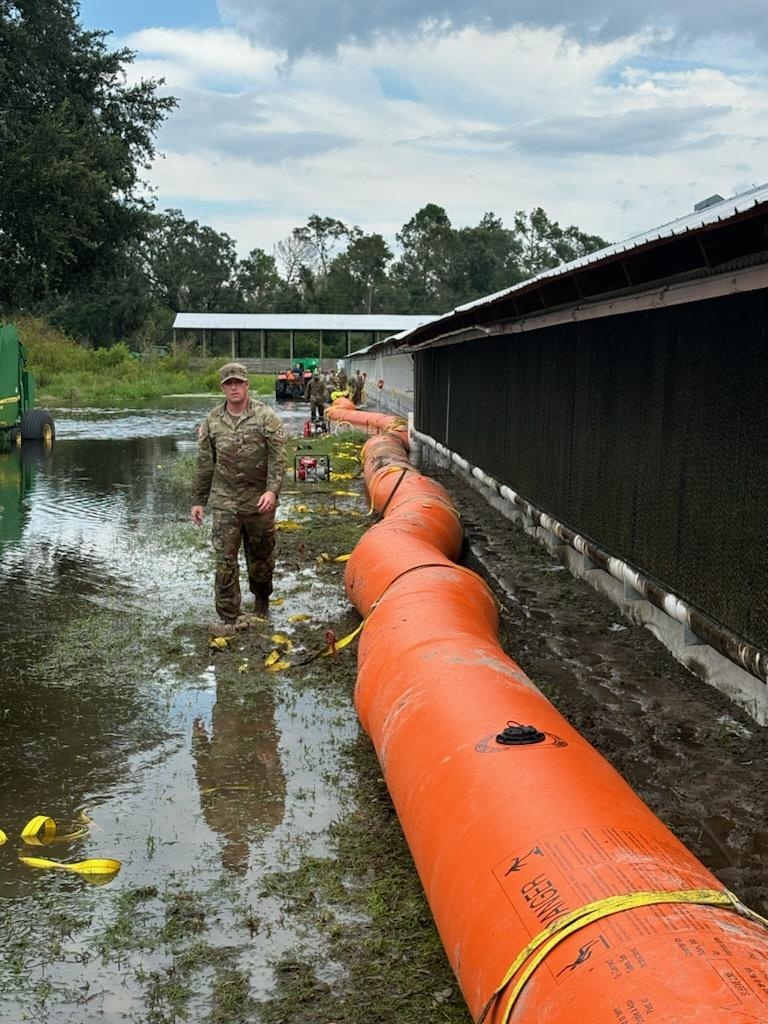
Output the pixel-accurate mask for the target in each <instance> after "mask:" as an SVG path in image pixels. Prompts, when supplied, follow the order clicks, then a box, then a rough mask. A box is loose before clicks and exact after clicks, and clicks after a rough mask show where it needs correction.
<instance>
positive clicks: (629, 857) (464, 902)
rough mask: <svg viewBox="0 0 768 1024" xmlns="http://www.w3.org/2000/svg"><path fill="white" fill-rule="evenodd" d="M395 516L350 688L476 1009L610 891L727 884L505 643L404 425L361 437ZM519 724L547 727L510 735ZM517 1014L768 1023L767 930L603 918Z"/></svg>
mask: <svg viewBox="0 0 768 1024" xmlns="http://www.w3.org/2000/svg"><path fill="white" fill-rule="evenodd" d="M363 464H364V471H365V478H366V483H367V486H368V489H369V493H370V494H371V498H372V503H373V505H374V507H375V508H376V509H378V510H379V511H381V510H384V512H385V514H384V517H383V519H382V520H381V521H380V522H379V523H378V524H376V525H375V526H373V527H372V528H371V529H370V530H369V531H368V532H367V533H366V534H365V536H364V537H363V538H362V539H361V540H360V542H359V543H358V544H357V546H356V547H355V550H354V551H353V553H352V555H351V557H350V559H349V562H348V563H347V569H346V575H345V584H346V589H347V593H348V595H349V598H350V600H351V601H352V602H353V603H354V604H355V606H356V607H357V609H358V611H359V612H360V614H361V615H363V616H367V620H366V623H365V626H364V629H363V632H362V635H361V640H360V649H359V655H358V679H357V686H356V692H355V703H356V707H357V710H358V714H359V716H360V719H361V721H362V723H363V726H364V728H365V729H366V731H367V732H368V734H369V736H370V737H371V739H372V740H373V743H374V745H375V747H376V751H377V754H378V757H379V760H380V762H381V765H382V769H383V772H384V776H385V778H386V782H387V785H388V787H389V791H390V794H391V796H392V799H393V802H394V805H395V807H396V809H397V813H398V816H399V818H400V821H401V824H402V827H403V831H404V833H405V835H406V838H407V840H408V844H409V846H410V849H411V853H412V855H413V859H414V862H415V864H416V867H417V870H418V872H419V875H420V878H421V882H422V884H423V886H424V890H425V892H426V895H427V899H428V901H429V904H430V907H431V909H432V913H433V915H434V918H435V921H436V924H437V927H438V930H439V932H440V936H441V939H442V941H443V945H444V946H445V950H446V953H447V955H448V958H449V960H450V963H451V966H452V967H453V970H454V972H455V973H456V976H457V978H458V980H459V983H460V985H461V989H462V991H463V994H464V997H465V999H466V1001H467V1005H468V1006H469V1009H470V1012H471V1014H472V1016H473V1019H474V1020H476V1021H477V1020H478V1019H479V1018H480V1016H481V1014H482V1012H483V1009H484V1008H485V1007H487V1010H486V1017H485V1020H486V1022H488V1024H502V1021H504V1020H505V1006H506V1000H505V996H506V995H507V992H505V993H503V994H502V995H501V996H500V997H499V998H497V999H495V1000H493V1001H492V1002H491V1004H490V1006H487V1004H488V1002H489V1000H490V999H491V997H492V995H493V993H494V991H495V990H496V989H497V987H498V986H499V985H500V984H501V982H502V979H503V978H504V976H505V974H506V973H507V971H508V968H509V967H510V965H511V964H512V963H513V961H514V960H515V958H516V957H517V955H518V954H519V953H520V951H521V950H522V949H523V948H524V947H525V946H526V945H527V944H528V943H529V942H530V941H531V939H532V938H534V937H535V936H537V935H539V934H540V933H541V931H542V930H543V929H544V928H545V927H547V926H548V925H550V924H552V923H553V922H556V921H557V920H559V919H561V918H563V917H564V915H566V914H568V913H569V912H571V911H574V910H578V909H579V908H582V907H584V906H586V905H588V904H591V903H593V902H595V901H602V900H604V899H606V898H607V897H611V896H616V895H625V894H632V893H637V892H645V891H649V890H662V891H663V892H665V893H667V892H674V891H679V890H685V891H687V890H694V889H707V890H713V889H714V890H722V889H723V886H722V884H721V883H719V882H718V880H717V879H716V878H715V876H714V875H712V874H711V872H710V871H708V870H707V869H706V868H705V867H704V866H703V865H702V864H701V863H700V862H699V861H698V860H697V859H696V858H695V857H694V856H693V854H692V853H690V851H688V850H687V849H686V848H685V847H684V846H683V845H682V843H680V842H679V840H678V839H676V838H675V836H674V835H673V834H672V833H671V832H670V831H669V830H668V829H667V828H666V826H664V825H663V824H662V823H661V822H660V821H659V820H658V818H656V816H655V815H654V814H653V813H652V812H651V811H650V809H649V808H648V807H647V806H646V805H645V804H644V803H643V802H642V801H641V800H640V799H639V797H638V796H637V795H636V794H635V793H634V792H633V791H632V790H631V789H630V787H629V786H628V785H627V784H626V783H625V782H624V780H623V779H622V778H621V776H620V775H618V773H617V772H615V771H614V769H613V768H611V766H610V765H609V764H608V763H607V762H606V761H605V760H604V759H603V758H602V757H601V756H600V755H599V754H598V753H597V751H596V750H594V748H592V747H591V746H590V744H589V743H587V742H586V740H584V739H583V737H582V736H580V735H579V733H577V732H576V730H574V729H573V728H572V727H571V726H570V725H569V724H568V722H567V721H566V720H565V719H564V718H563V717H562V716H561V715H560V714H559V713H558V711H557V710H556V709H555V708H554V707H553V706H552V704H550V703H549V701H548V700H547V699H546V698H545V697H544V696H543V695H542V694H541V693H540V692H539V691H538V690H537V689H536V687H535V686H534V684H533V683H532V682H531V680H530V679H528V677H527V676H526V675H525V673H524V672H523V671H522V669H521V668H520V667H519V666H518V665H516V664H515V662H513V661H512V660H511V659H509V658H508V657H507V656H506V655H505V654H504V652H503V651H502V649H501V648H500V646H499V644H498V641H497V639H496V635H497V628H498V617H497V611H496V604H495V601H494V599H493V596H492V594H491V592H490V590H489V589H488V587H487V586H486V585H485V583H484V582H483V581H482V580H481V579H480V577H478V576H477V575H476V574H474V573H472V572H470V571H469V570H467V569H464V568H462V567H460V566H457V565H455V564H454V559H456V558H457V557H458V554H459V550H460V547H461V541H462V530H461V525H460V521H459V517H458V514H457V512H456V510H455V508H454V507H453V505H452V503H451V500H450V497H449V495H448V494H447V492H446V491H445V490H444V489H443V488H442V487H441V486H440V485H439V484H437V483H436V482H435V481H431V480H429V479H428V478H426V477H424V476H422V475H421V474H420V473H418V472H417V471H416V470H415V469H413V468H412V467H410V466H408V464H407V461H406V459H405V451H404V449H403V446H402V444H400V442H399V441H398V439H397V438H396V437H395V436H393V435H392V434H387V435H384V436H379V437H373V438H371V440H369V441H368V442H367V443H366V445H365V447H364V449H363ZM509 723H514V724H515V725H523V726H534V727H535V730H536V733H537V735H538V734H541V735H542V739H541V740H540V741H539V742H535V743H530V744H528V745H520V746H508V745H505V744H503V743H500V742H499V741H498V740H497V736H500V735H503V733H504V730H505V727H507V725H508V724H509ZM508 1019H509V1020H510V1021H512V1022H517V1024H519V1022H526V1024H574V1022H576V1021H579V1022H581V1021H583V1022H585V1024H661V1022H665V1024H671V1022H674V1024H694V1022H696V1024H704V1022H706V1024H724V1022H729V1024H736V1022H757V1021H761V1022H765V1021H768V930H766V929H765V928H764V927H763V926H762V925H760V924H759V923H756V922H754V921H752V920H749V919H747V918H744V917H741V916H739V915H738V914H737V913H736V912H735V911H734V910H731V909H728V908H725V907H716V906H715V907H713V906H700V905H696V904H692V903H690V904H689V903H685V904H681V905H673V904H659V905H652V906H639V907H634V908H631V909H626V910H623V911H621V912H620V913H615V914H610V915H608V914H607V915H606V916H604V917H603V918H601V919H600V920H597V921H595V922H594V923H592V924H588V925H587V926H586V927H583V928H581V929H580V930H578V931H576V932H575V933H574V934H573V935H570V936H569V937H567V938H566V939H565V940H564V941H563V942H562V943H560V944H559V945H557V946H556V948H554V949H553V950H552V951H551V952H550V953H549V955H547V956H546V958H545V959H544V960H543V962H542V963H540V964H539V966H538V967H536V969H535V970H534V971H533V973H532V975H531V977H530V978H529V980H528V981H527V983H526V984H525V985H524V986H523V988H522V990H521V992H520V995H519V998H518V999H517V1001H516V1002H515V1003H514V1005H513V1007H512V1009H511V1011H510V1015H509V1017H508Z"/></svg>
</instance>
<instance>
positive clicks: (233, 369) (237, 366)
mask: <svg viewBox="0 0 768 1024" xmlns="http://www.w3.org/2000/svg"><path fill="white" fill-rule="evenodd" d="M228 380H245V381H247V380H248V371H247V370H246V368H245V367H244V366H243V364H242V363H225V364H224V366H222V368H221V369H220V370H219V382H220V383H221V384H225V383H226V382H227V381H228Z"/></svg>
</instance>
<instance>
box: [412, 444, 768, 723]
mask: <svg viewBox="0 0 768 1024" xmlns="http://www.w3.org/2000/svg"><path fill="white" fill-rule="evenodd" d="M418 453H419V458H420V463H419V464H420V465H421V466H422V467H423V468H424V469H425V470H426V471H427V472H428V467H429V465H431V464H432V465H437V466H441V467H442V468H447V469H450V470H451V472H453V473H455V474H456V475H457V476H459V477H461V479H462V480H464V481H466V483H468V484H470V485H471V486H472V487H474V489H475V490H476V491H478V493H480V494H482V495H483V497H484V498H485V499H486V501H487V502H488V504H489V505H491V506H492V507H493V508H495V509H497V510H498V511H499V512H501V514H502V515H503V516H504V517H505V518H507V519H509V520H511V521H512V522H513V523H516V524H518V525H519V526H520V527H521V528H522V529H523V530H525V532H526V533H527V534H528V535H529V536H531V537H534V538H535V539H536V540H537V541H539V543H540V544H542V545H543V546H544V547H546V548H547V550H548V551H549V553H550V554H551V555H552V557H553V558H556V559H557V560H558V561H559V562H560V563H561V564H562V565H564V566H565V567H566V568H567V569H568V570H569V571H570V572H571V573H572V574H573V575H574V576H576V577H578V578H579V579H583V580H585V581H586V582H587V583H589V585H590V586H591V587H594V589H595V590H597V591H599V592H600V593H601V594H604V595H605V596H606V597H608V598H609V599H610V600H611V601H612V602H613V603H614V604H615V605H616V606H617V607H618V608H619V609H620V611H621V612H622V613H623V614H624V615H625V616H626V617H627V618H628V619H630V620H631V621H632V622H636V623H638V624H639V625H642V626H645V628H646V629H648V630H650V632H651V633H653V635H654V636H655V637H656V639H657V640H659V641H660V642H661V643H662V644H663V645H664V646H665V647H666V648H667V649H668V650H669V651H670V653H671V654H672V656H673V657H674V658H675V659H676V660H677V661H679V662H680V663H681V664H682V665H685V667H686V668H687V669H688V670H689V671H690V672H692V673H693V674H694V675H695V676H698V677H699V678H700V679H702V680H704V682H706V683H708V684H709V685H710V686H714V687H715V689H717V690H719V691H720V692H721V693H723V694H725V696H726V697H728V698H730V699H731V700H732V701H733V702H734V703H735V704H738V705H739V706H740V707H742V708H744V710H745V711H746V712H747V713H748V714H749V715H750V716H751V717H752V718H753V719H754V720H755V721H756V722H757V723H758V724H759V725H767V724H768V687H766V685H765V683H763V681H762V680H760V679H757V678H756V677H755V676H753V675H751V674H750V673H749V672H747V671H746V670H745V669H743V668H741V667H740V666H738V665H736V664H734V662H732V661H730V660H729V659H728V658H726V657H724V656H723V655H722V654H720V652H719V651H716V650H714V648H712V647H710V646H709V645H708V644H704V643H696V644H694V645H691V644H690V643H689V642H687V640H686V636H685V630H684V627H683V626H682V624H681V623H680V622H678V621H677V620H676V619H673V618H672V617H671V616H669V615H667V614H666V613H665V612H663V611H662V610H661V609H659V608H657V607H656V606H655V605H653V604H651V602H650V601H647V600H645V599H642V598H641V599H639V600H634V599H633V600H627V599H626V598H625V596H624V586H623V585H622V584H621V583H620V582H619V581H618V580H617V579H615V578H614V577H613V576H611V575H610V574H609V573H607V572H605V571H604V570H602V569H600V568H592V567H588V566H586V565H585V559H584V556H583V555H582V554H581V553H579V552H578V551H576V550H575V549H574V548H572V547H570V546H569V545H567V544H562V543H560V542H557V543H553V541H555V540H556V538H554V535H553V534H552V533H551V532H550V531H549V530H545V529H542V528H541V527H540V526H531V525H528V524H527V523H526V518H525V516H524V515H523V513H522V512H521V511H520V510H519V509H518V508H517V507H516V506H515V505H513V504H512V503H511V502H509V501H506V500H505V499H504V498H502V497H500V496H499V495H498V494H497V493H496V492H495V491H494V490H492V489H491V488H489V487H486V486H485V485H484V484H483V483H482V482H481V481H480V480H478V479H477V478H476V477H475V476H473V475H472V473H471V472H470V471H468V470H466V469H463V468H462V467H460V466H458V465H457V464H456V463H455V462H454V461H453V460H452V459H449V458H447V457H445V456H444V455H442V454H441V453H440V452H437V451H435V450H434V449H433V448H430V447H428V446H427V445H425V444H422V445H418Z"/></svg>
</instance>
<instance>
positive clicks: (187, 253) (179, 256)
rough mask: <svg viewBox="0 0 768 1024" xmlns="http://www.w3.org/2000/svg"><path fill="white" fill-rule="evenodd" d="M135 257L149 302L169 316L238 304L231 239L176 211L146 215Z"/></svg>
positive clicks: (240, 294)
mask: <svg viewBox="0 0 768 1024" xmlns="http://www.w3.org/2000/svg"><path fill="white" fill-rule="evenodd" d="M137 255H138V259H139V260H140V265H141V268H142V270H143V272H144V274H145V275H146V278H147V280H148V282H149V285H150V288H151V290H152V292H153V294H154V296H155V298H156V299H157V300H158V301H159V302H162V303H163V305H165V306H167V307H168V308H169V309H171V310H173V312H174V313H179V312H184V311H190V310H195V311H198V312H222V311H224V310H232V309H233V308H234V309H239V308H241V306H242V291H241V285H240V280H239V269H240V268H239V264H238V259H237V253H236V251H235V243H234V240H233V239H232V238H230V236H229V235H227V234H224V233H223V232H218V231H215V230H214V229H213V228H212V227H209V226H208V225H207V224H200V223H199V222H198V221H196V220H187V219H186V217H185V216H184V214H183V213H182V212H181V210H166V211H165V212H164V213H160V214H153V215H152V216H151V226H150V229H149V230H148V231H147V233H146V235H145V237H144V239H143V240H142V242H141V244H140V246H139V248H138V254H137Z"/></svg>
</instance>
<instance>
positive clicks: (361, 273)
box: [328, 229, 392, 313]
mask: <svg viewBox="0 0 768 1024" xmlns="http://www.w3.org/2000/svg"><path fill="white" fill-rule="evenodd" d="M357 230H358V233H357V234H356V235H355V237H354V238H353V240H352V241H351V242H350V243H349V245H348V246H347V248H346V250H345V251H344V252H343V253H341V254H340V255H339V256H337V257H336V259H335V260H334V261H333V262H332V263H331V267H330V271H329V275H328V281H329V291H330V292H331V293H332V294H333V295H334V297H335V305H336V307H337V309H338V310H339V311H341V310H343V311H345V312H349V313H372V312H373V311H374V309H376V311H377V312H378V311H379V302H378V300H379V299H380V298H381V297H382V295H383V294H385V293H386V290H387V265H388V264H389V262H390V261H391V260H392V250H391V249H390V248H389V246H388V245H387V243H386V242H385V241H384V239H383V237H382V236H381V235H378V234H375V233H374V234H370V235H365V234H363V233H362V232H361V231H359V229H357Z"/></svg>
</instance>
